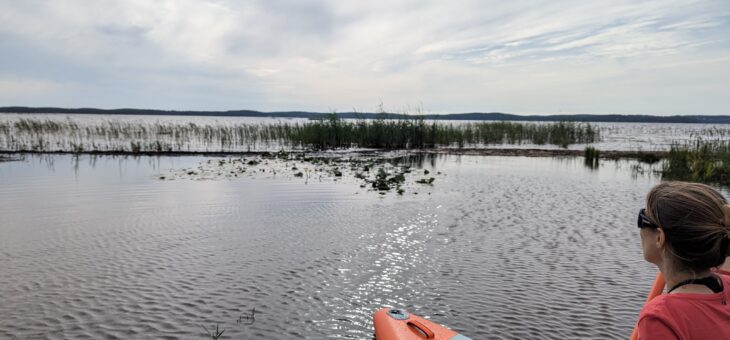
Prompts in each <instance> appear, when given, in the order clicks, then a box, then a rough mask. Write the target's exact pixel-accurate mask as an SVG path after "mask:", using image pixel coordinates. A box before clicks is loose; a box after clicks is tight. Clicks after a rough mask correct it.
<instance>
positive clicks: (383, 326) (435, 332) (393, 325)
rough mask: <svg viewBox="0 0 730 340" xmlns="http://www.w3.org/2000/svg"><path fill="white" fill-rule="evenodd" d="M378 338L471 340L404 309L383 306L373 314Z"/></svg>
mask: <svg viewBox="0 0 730 340" xmlns="http://www.w3.org/2000/svg"><path fill="white" fill-rule="evenodd" d="M373 324H374V325H375V339H376V340H422V339H434V340H471V339H470V338H468V337H466V336H463V335H461V334H459V333H457V332H454V331H452V330H450V329H448V328H446V327H444V326H442V325H439V324H437V323H435V322H432V321H429V320H426V319H424V318H422V317H420V316H417V315H413V314H411V313H408V312H406V311H405V310H402V309H395V308H383V309H380V310H378V311H377V312H375V314H373Z"/></svg>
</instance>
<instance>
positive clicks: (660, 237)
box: [654, 228, 667, 249]
mask: <svg viewBox="0 0 730 340" xmlns="http://www.w3.org/2000/svg"><path fill="white" fill-rule="evenodd" d="M654 242H655V245H656V247H657V248H658V249H664V245H665V244H666V243H667V235H666V234H664V229H662V228H657V233H656V238H655V239H654Z"/></svg>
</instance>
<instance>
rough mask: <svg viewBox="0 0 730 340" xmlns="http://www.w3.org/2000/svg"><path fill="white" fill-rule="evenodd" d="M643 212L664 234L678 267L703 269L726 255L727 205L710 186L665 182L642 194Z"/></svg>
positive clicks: (729, 251)
mask: <svg viewBox="0 0 730 340" xmlns="http://www.w3.org/2000/svg"><path fill="white" fill-rule="evenodd" d="M646 208H647V214H648V217H649V218H650V219H652V221H653V222H654V223H656V224H657V225H659V226H660V227H661V228H662V229H663V230H664V234H665V235H666V242H667V244H668V245H669V251H670V252H671V254H672V255H673V257H674V259H673V260H674V263H675V264H676V265H678V266H679V267H678V268H677V269H678V270H690V271H693V272H700V271H704V270H707V269H710V268H713V267H718V266H720V265H722V263H723V262H724V261H725V258H726V257H727V256H730V205H728V201H727V199H725V197H723V196H722V194H720V193H719V192H717V190H715V189H713V188H712V187H710V186H708V185H704V184H699V183H688V182H665V183H661V184H659V185H657V186H655V187H654V188H652V189H651V191H649V194H647V196H646Z"/></svg>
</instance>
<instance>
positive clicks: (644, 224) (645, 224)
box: [636, 209, 659, 229]
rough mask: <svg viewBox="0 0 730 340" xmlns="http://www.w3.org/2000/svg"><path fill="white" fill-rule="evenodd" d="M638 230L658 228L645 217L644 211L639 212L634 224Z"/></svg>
mask: <svg viewBox="0 0 730 340" xmlns="http://www.w3.org/2000/svg"><path fill="white" fill-rule="evenodd" d="M636 224H637V226H638V227H639V229H642V228H652V229H657V228H659V226H658V225H656V224H654V222H652V221H651V220H650V219H649V218H648V217H646V209H641V210H639V220H638V221H637V222H636Z"/></svg>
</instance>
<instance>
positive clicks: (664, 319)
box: [638, 182, 730, 339]
mask: <svg viewBox="0 0 730 340" xmlns="http://www.w3.org/2000/svg"><path fill="white" fill-rule="evenodd" d="M638 224H639V228H640V229H641V231H640V235H641V243H642V248H643V251H644V259H646V260H647V261H649V262H651V263H653V264H655V265H656V266H657V267H659V270H660V271H661V272H662V275H663V276H664V279H665V281H666V285H667V292H666V293H665V294H662V295H660V296H658V297H656V298H655V299H653V300H652V301H651V302H649V303H647V304H646V306H644V308H643V309H642V310H641V314H640V315H639V324H638V328H639V339H730V304H729V301H730V276H727V275H722V274H720V273H722V272H716V271H715V270H716V269H718V267H720V266H722V265H723V262H724V261H725V259H726V257H727V256H730V206H729V205H728V202H727V200H726V199H725V198H724V197H723V196H722V195H721V194H720V193H719V192H717V191H716V190H714V189H712V188H711V187H709V186H707V185H704V184H698V183H686V182H667V183H662V184H659V185H657V186H655V187H654V188H653V189H652V190H651V191H650V192H649V194H648V195H647V198H646V208H645V209H641V211H640V212H639V222H638Z"/></svg>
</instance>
